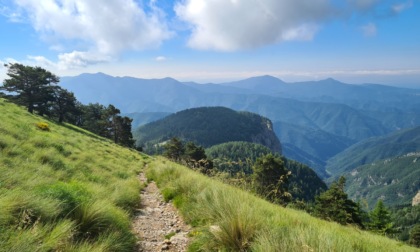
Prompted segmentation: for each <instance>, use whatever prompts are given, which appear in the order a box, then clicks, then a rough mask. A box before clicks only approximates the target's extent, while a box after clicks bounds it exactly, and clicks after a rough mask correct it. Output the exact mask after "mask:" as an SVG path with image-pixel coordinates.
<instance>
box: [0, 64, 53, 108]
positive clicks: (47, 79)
mask: <svg viewBox="0 0 420 252" xmlns="http://www.w3.org/2000/svg"><path fill="white" fill-rule="evenodd" d="M5 66H6V67H7V69H8V70H7V75H8V76H9V77H10V78H9V79H6V80H4V84H3V87H2V89H3V90H5V91H7V92H11V93H12V94H16V95H15V96H14V99H15V101H16V102H17V103H19V104H21V105H23V106H25V107H26V108H27V110H28V112H30V113H33V112H34V111H37V112H39V113H40V114H45V113H46V112H47V107H48V103H49V102H51V101H53V99H54V91H55V89H56V88H57V86H56V85H57V83H58V82H59V81H60V79H59V78H58V77H57V76H56V75H54V74H52V73H51V72H49V71H47V70H45V69H43V68H41V67H32V66H25V65H22V64H19V63H10V64H6V65H5Z"/></svg>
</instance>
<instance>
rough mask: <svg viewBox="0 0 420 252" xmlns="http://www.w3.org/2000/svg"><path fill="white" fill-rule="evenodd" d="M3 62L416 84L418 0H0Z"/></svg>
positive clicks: (65, 72)
mask: <svg viewBox="0 0 420 252" xmlns="http://www.w3.org/2000/svg"><path fill="white" fill-rule="evenodd" d="M0 31H1V38H0V63H1V67H0V80H2V79H4V78H7V75H6V73H7V68H6V67H4V66H3V65H4V64H7V63H15V62H18V63H22V64H26V65H33V66H41V67H43V68H46V69H47V70H49V71H51V72H53V73H55V74H56V75H58V76H75V75H79V74H81V73H96V72H103V73H106V74H109V75H112V76H133V77H139V78H147V79H150V78H164V77H172V78H175V79H178V80H180V81H195V82H198V83H208V82H213V83H220V82H226V81H233V80H240V79H244V78H248V77H252V76H259V75H272V76H275V77H278V78H280V79H282V80H284V81H287V82H296V81H307V80H321V79H325V78H330V77H331V78H335V79H337V80H340V81H343V82H346V83H355V84H359V83H378V84H387V85H396V86H406V87H420V0H102V1H94V0H0Z"/></svg>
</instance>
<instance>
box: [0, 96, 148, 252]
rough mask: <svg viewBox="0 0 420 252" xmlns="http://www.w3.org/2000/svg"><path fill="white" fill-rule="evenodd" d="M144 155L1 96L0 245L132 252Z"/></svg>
mask: <svg viewBox="0 0 420 252" xmlns="http://www.w3.org/2000/svg"><path fill="white" fill-rule="evenodd" d="M44 123H45V124H44ZM39 125H48V129H49V130H42V129H40V128H39ZM147 159H148V157H147V156H144V155H141V154H139V153H138V152H136V151H133V150H129V149H126V148H122V147H120V146H118V145H115V144H113V143H112V142H110V141H109V140H106V139H104V138H101V137H98V136H96V135H93V134H92V133H90V132H87V131H84V130H82V129H80V128H77V127H75V126H72V125H68V124H56V123H55V122H53V121H49V120H48V119H45V118H43V117H39V116H36V115H32V114H29V113H28V112H26V111H25V110H24V109H22V108H20V107H18V106H16V105H13V104H11V103H8V102H7V101H5V100H2V99H0V251H31V252H32V251H133V248H134V247H135V245H136V237H135V235H134V234H133V233H132V232H131V217H132V213H133V210H134V208H135V207H136V206H137V204H138V202H139V191H140V186H141V185H140V182H139V181H138V179H137V174H138V173H139V172H140V171H141V170H142V168H143V166H144V164H145V162H147Z"/></svg>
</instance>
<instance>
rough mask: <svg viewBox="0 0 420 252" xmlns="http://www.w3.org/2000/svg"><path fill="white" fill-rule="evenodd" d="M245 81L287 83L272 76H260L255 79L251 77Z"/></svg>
mask: <svg viewBox="0 0 420 252" xmlns="http://www.w3.org/2000/svg"><path fill="white" fill-rule="evenodd" d="M245 80H264V81H275V82H281V83H285V82H284V81H283V80H281V79H279V78H277V77H274V76H272V75H268V74H266V75H260V76H255V77H250V78H248V79H245Z"/></svg>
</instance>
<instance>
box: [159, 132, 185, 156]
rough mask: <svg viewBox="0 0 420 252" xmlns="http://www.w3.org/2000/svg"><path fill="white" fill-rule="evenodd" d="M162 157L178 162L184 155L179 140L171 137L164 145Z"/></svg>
mask: <svg viewBox="0 0 420 252" xmlns="http://www.w3.org/2000/svg"><path fill="white" fill-rule="evenodd" d="M164 148H165V152H164V155H165V156H166V157H168V158H169V159H172V160H174V161H180V160H181V158H182V156H183V155H184V153H185V147H184V144H183V143H182V141H181V140H179V139H178V138H176V137H173V138H172V139H171V140H169V141H168V142H167V143H166V144H165V145H164Z"/></svg>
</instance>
